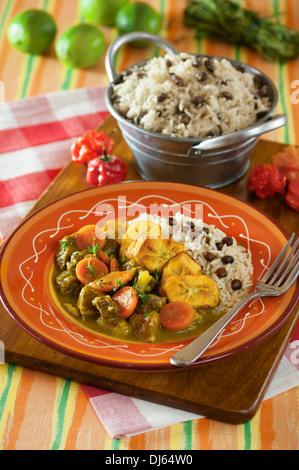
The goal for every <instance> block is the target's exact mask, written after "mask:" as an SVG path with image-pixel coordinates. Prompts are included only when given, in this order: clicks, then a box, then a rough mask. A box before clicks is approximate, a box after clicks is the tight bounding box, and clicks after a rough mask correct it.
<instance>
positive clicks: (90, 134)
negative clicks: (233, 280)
mask: <svg viewBox="0 0 299 470" xmlns="http://www.w3.org/2000/svg"><path fill="white" fill-rule="evenodd" d="M113 147H114V142H113V140H111V139H110V137H108V135H106V134H104V132H96V131H95V130H93V129H91V130H89V131H87V132H85V134H83V135H82V136H80V137H78V138H77V139H76V140H75V141H74V143H73V145H72V147H71V152H72V160H73V161H74V162H77V163H88V162H89V161H90V160H92V159H93V158H96V157H98V156H99V155H103V154H104V149H105V150H106V152H107V153H108V154H109V153H111V152H112V149H113Z"/></svg>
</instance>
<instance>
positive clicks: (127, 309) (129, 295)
mask: <svg viewBox="0 0 299 470" xmlns="http://www.w3.org/2000/svg"><path fill="white" fill-rule="evenodd" d="M112 300H114V302H116V304H117V305H118V306H119V309H120V310H119V313H118V314H119V316H120V317H121V318H128V317H129V316H130V315H132V313H133V312H134V310H135V308H136V306H137V303H138V294H137V290H136V289H134V287H130V286H125V287H122V288H121V289H119V290H118V291H117V292H116V293H115V294H114V295H113V296H112Z"/></svg>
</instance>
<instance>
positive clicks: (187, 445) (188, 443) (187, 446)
mask: <svg viewBox="0 0 299 470" xmlns="http://www.w3.org/2000/svg"><path fill="white" fill-rule="evenodd" d="M183 434H184V450H192V421H186V422H185V423H183Z"/></svg>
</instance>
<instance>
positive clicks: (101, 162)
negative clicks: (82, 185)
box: [86, 150, 127, 186]
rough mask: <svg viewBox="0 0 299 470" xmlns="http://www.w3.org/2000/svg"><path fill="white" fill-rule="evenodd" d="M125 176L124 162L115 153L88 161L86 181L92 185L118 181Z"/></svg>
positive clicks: (105, 154)
mask: <svg viewBox="0 0 299 470" xmlns="http://www.w3.org/2000/svg"><path fill="white" fill-rule="evenodd" d="M126 176H127V167H126V165H125V163H124V162H123V161H122V160H121V159H120V158H118V157H117V156H116V155H107V153H106V151H105V150H104V155H102V156H100V157H97V158H94V159H93V160H91V161H89V162H88V165H87V173H86V181H87V183H89V184H91V185H93V186H104V185H106V184H111V183H120V182H121V181H124V179H125V178H126Z"/></svg>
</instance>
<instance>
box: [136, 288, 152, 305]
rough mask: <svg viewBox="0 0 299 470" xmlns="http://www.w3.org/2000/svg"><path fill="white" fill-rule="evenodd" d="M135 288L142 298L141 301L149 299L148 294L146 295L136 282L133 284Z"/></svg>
mask: <svg viewBox="0 0 299 470" xmlns="http://www.w3.org/2000/svg"><path fill="white" fill-rule="evenodd" d="M133 287H134V289H136V291H137V295H138V298H139V299H140V300H141V303H143V304H144V303H145V302H147V301H148V299H149V297H148V295H146V294H145V293H144V292H142V291H141V290H140V289H139V287H138V286H137V284H134V285H133Z"/></svg>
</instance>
